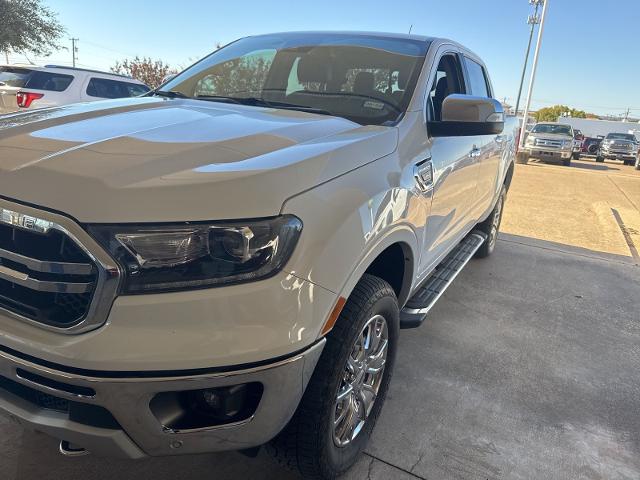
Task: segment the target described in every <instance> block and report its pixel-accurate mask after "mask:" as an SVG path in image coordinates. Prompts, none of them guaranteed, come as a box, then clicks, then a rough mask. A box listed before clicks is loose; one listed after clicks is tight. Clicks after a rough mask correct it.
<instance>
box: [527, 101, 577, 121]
mask: <svg viewBox="0 0 640 480" xmlns="http://www.w3.org/2000/svg"><path fill="white" fill-rule="evenodd" d="M534 116H535V118H536V122H555V121H556V120H558V117H563V116H568V117H573V118H587V112H585V111H584V110H576V109H575V108H569V107H567V106H566V105H554V106H553V107H545V108H541V109H540V110H538V111H537V112H536V113H534Z"/></svg>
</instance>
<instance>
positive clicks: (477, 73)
mask: <svg viewBox="0 0 640 480" xmlns="http://www.w3.org/2000/svg"><path fill="white" fill-rule="evenodd" d="M464 62H465V64H466V65H467V72H468V73H469V83H470V87H471V93H472V94H473V95H475V96H477V97H491V92H489V82H488V81H487V75H486V73H485V71H484V68H482V65H480V64H479V63H478V62H475V61H473V60H471V59H470V58H467V57H465V58H464Z"/></svg>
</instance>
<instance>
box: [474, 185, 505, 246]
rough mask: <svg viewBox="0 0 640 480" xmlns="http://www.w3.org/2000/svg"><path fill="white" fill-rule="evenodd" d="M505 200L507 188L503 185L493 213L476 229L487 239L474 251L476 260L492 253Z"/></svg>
mask: <svg viewBox="0 0 640 480" xmlns="http://www.w3.org/2000/svg"><path fill="white" fill-rule="evenodd" d="M506 198H507V188H506V187H505V186H504V185H503V186H502V190H501V191H500V196H499V197H498V201H497V202H496V205H495V207H493V211H492V212H491V214H489V216H488V217H487V219H486V220H485V221H484V222H482V223H480V224H479V225H478V227H477V229H478V230H480V231H481V232H484V233H486V234H487V239H486V240H485V241H484V243H483V244H482V246H481V247H480V248H479V249H478V251H476V253H475V257H476V258H485V257H488V256H489V255H491V254H492V253H493V251H494V250H495V248H496V242H497V240H498V232H499V231H500V223H501V222H502V212H503V211H504V202H505V200H506Z"/></svg>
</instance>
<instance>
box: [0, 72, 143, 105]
mask: <svg viewBox="0 0 640 480" xmlns="http://www.w3.org/2000/svg"><path fill="white" fill-rule="evenodd" d="M148 91H149V87H148V86H146V85H145V84H144V83H142V82H139V81H138V80H135V79H133V78H130V77H127V76H124V75H116V74H114V73H107V72H100V71H96V70H87V69H84V68H71V67H60V66H56V65H47V66H44V67H37V66H34V65H0V114H3V113H12V112H15V111H19V110H24V109H29V108H44V107H57V106H60V105H68V104H70V103H77V102H91V101H95V100H103V99H107V98H123V97H135V96H138V95H143V94H145V93H146V92H148Z"/></svg>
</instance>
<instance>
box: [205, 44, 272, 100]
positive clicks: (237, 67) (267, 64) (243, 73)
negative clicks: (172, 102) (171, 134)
mask: <svg viewBox="0 0 640 480" xmlns="http://www.w3.org/2000/svg"><path fill="white" fill-rule="evenodd" d="M272 60H273V58H272V56H271V55H268V54H267V55H264V54H255V55H247V56H244V57H240V58H234V59H233V60H229V61H227V62H224V63H220V64H218V65H216V66H215V67H214V68H212V69H211V70H210V72H209V74H208V75H207V76H205V77H204V78H202V79H200V80H199V81H198V83H197V85H196V87H195V95H236V94H244V95H240V96H243V97H244V96H260V95H261V91H262V87H263V85H264V83H265V81H266V79H267V75H268V74H269V69H270V68H271V62H272Z"/></svg>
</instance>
